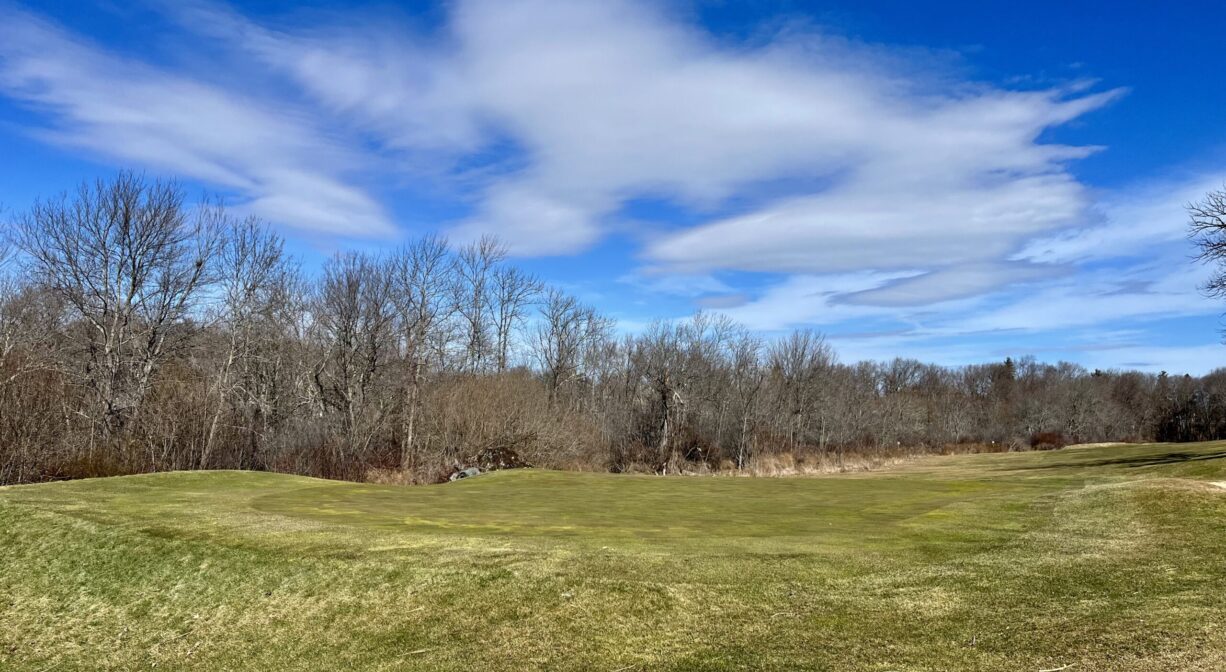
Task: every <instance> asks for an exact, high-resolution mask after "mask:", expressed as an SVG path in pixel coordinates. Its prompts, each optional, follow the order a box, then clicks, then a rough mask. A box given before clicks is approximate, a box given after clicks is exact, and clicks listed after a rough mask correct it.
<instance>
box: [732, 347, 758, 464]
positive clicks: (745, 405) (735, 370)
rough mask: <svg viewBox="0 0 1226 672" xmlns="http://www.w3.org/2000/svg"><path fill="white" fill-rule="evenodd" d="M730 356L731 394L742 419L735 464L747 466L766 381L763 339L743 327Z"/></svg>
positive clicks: (738, 433)
mask: <svg viewBox="0 0 1226 672" xmlns="http://www.w3.org/2000/svg"><path fill="white" fill-rule="evenodd" d="M729 359H730V363H731V369H732V370H731V374H732V376H731V377H732V395H733V398H734V400H735V403H736V411H737V415H738V417H739V419H740V422H739V423H738V424H739V428H738V432H737V442H736V466H737V468H739V469H743V468H745V465H746V464H747V463H748V461H749V458H750V455H751V450H752V445H751V442H752V440H753V427H752V424H751V423H752V422H753V417H754V414H755V411H756V407H757V403H758V396H759V393H760V392H761V390H762V384H763V383H764V382H765V380H766V376H765V372H764V371H763V369H762V341H761V339H759V338H757V337H755V336H753V335H752V334H750V333H749V332H748V331H747V330H744V329H742V330H740V331H739V333H738V334H737V335H736V336H735V337H734V338H733V339H732V340H731V344H730V347H729Z"/></svg>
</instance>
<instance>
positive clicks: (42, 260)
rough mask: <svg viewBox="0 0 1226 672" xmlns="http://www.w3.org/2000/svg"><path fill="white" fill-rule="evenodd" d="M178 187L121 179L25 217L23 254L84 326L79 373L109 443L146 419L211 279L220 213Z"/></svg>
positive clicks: (79, 333) (42, 205)
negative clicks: (177, 341) (153, 390)
mask: <svg viewBox="0 0 1226 672" xmlns="http://www.w3.org/2000/svg"><path fill="white" fill-rule="evenodd" d="M183 200H184V194H183V190H182V189H181V188H180V187H179V186H178V185H177V184H175V183H172V182H162V181H152V182H151V181H147V180H145V179H144V178H142V177H140V176H137V175H135V174H132V173H121V174H120V175H119V176H118V177H117V178H115V179H114V180H111V181H109V182H105V181H98V182H95V183H94V184H92V185H90V184H83V185H81V187H80V188H79V189H78V190H77V192H76V194H75V195H73V196H72V197H69V196H67V195H64V196H62V197H60V198H59V199H56V200H49V201H41V202H38V203H36V204H35V205H34V207H33V209H32V210H31V211H30V212H29V213H27V214H26V215H25V216H24V217H22V218H21V220H20V222H19V226H18V231H19V236H20V243H21V247H22V248H23V250H24V251H25V253H26V254H27V256H28V257H29V260H30V264H31V267H32V269H33V270H34V272H35V273H36V274H37V277H38V279H39V280H40V281H41V282H43V283H45V285H46V286H47V287H48V288H50V289H51V291H53V292H54V293H55V294H56V295H57V296H59V297H60V299H62V300H63V301H64V303H65V304H66V305H67V306H68V308H69V310H70V311H72V315H73V316H74V317H75V318H76V319H78V320H80V321H81V326H80V328H76V329H73V330H72V332H73V334H74V335H75V336H76V338H77V339H78V342H79V346H80V348H81V350H82V352H83V353H84V355H85V362H84V363H85V366H84V367H83V368H82V369H81V370H78V371H75V372H74V373H75V374H76V375H77V376H78V377H79V379H80V381H81V382H82V383H83V384H84V385H85V386H86V388H87V389H88V390H89V392H90V395H91V397H92V399H93V404H92V405H91V407H90V408H88V409H83V411H82V412H83V414H84V415H86V417H88V418H89V420H90V421H91V422H92V424H93V426H94V428H95V429H96V430H97V432H98V433H99V434H100V435H101V437H103V438H109V437H111V436H114V435H115V434H117V433H118V432H121V431H122V430H123V429H124V428H125V427H126V426H127V425H128V424H129V423H131V422H132V421H133V420H134V419H135V418H136V416H137V414H138V411H139V409H140V407H141V403H142V402H143V400H144V399H145V397H146V395H147V394H148V392H149V389H150V384H151V382H152V380H153V376H154V374H155V373H156V371H157V370H158V367H159V365H160V364H161V363H162V361H163V359H164V358H165V356H166V354H167V352H168V349H169V346H170V345H171V344H172V341H173V340H174V338H175V330H176V328H177V327H178V326H179V324H180V322H181V321H182V320H183V319H184V318H186V317H187V315H188V314H189V312H190V311H191V310H192V308H193V305H194V301H195V300H196V299H197V298H198V296H199V294H200V290H201V288H202V286H203V285H205V284H206V283H207V282H208V281H209V279H210V275H209V274H210V270H211V268H210V264H209V260H210V257H211V256H212V254H213V252H214V251H215V250H216V248H217V245H218V241H219V240H220V226H219V224H220V221H221V217H222V212H221V209H220V207H216V206H204V207H201V208H199V209H197V210H195V211H194V212H189V210H188V209H187V208H185V207H184V205H183Z"/></svg>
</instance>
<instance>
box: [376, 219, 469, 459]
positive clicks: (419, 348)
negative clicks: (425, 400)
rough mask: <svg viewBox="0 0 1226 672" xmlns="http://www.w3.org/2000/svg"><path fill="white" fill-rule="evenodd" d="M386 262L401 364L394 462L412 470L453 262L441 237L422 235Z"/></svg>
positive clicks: (449, 309)
mask: <svg viewBox="0 0 1226 672" xmlns="http://www.w3.org/2000/svg"><path fill="white" fill-rule="evenodd" d="M390 264H391V273H392V281H393V284H394V289H395V291H394V292H393V301H394V303H395V306H396V310H397V312H398V316H399V325H400V331H401V337H402V339H403V347H404V363H405V381H404V397H405V398H404V406H403V408H402V411H401V413H402V421H401V447H400V461H401V467H402V468H403V469H405V470H408V471H415V470H416V469H417V468H418V467H419V464H418V460H417V451H416V446H415V439H416V437H417V419H418V416H419V414H420V413H421V406H422V390H423V387H424V385H425V382H426V377H427V375H428V374H429V372H430V368H431V360H432V359H436V360H441V359H442V353H443V350H444V349H445V342H446V340H447V335H446V330H447V322H448V320H449V318H450V317H451V315H452V313H453V311H454V310H455V304H454V303H453V302H452V300H451V299H452V296H451V293H450V288H451V287H452V286H453V285H454V283H455V278H454V271H455V262H454V260H453V259H452V258H451V256H450V250H449V249H448V247H447V242H446V241H445V240H443V239H442V238H439V237H435V236H428V237H425V238H422V239H421V240H418V241H417V242H415V243H413V244H411V245H409V246H407V247H405V248H402V249H401V250H400V251H398V252H397V253H396V254H395V255H394V256H393V257H392V259H391V261H390Z"/></svg>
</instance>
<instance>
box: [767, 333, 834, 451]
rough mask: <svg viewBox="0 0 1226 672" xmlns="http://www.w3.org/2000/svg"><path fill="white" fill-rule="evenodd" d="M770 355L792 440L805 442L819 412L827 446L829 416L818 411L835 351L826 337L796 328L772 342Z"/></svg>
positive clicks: (792, 442) (821, 440)
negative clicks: (811, 423) (811, 422)
mask: <svg viewBox="0 0 1226 672" xmlns="http://www.w3.org/2000/svg"><path fill="white" fill-rule="evenodd" d="M768 358H769V360H770V367H771V372H772V375H773V376H774V377H775V379H776V386H775V388H776V389H775V391H776V394H777V395H778V399H779V403H780V405H781V408H779V409H778V410H779V412H780V414H779V419H780V420H784V421H785V422H786V435H787V437H788V442H789V444H790V445H791V446H792V448H795V447H796V446H797V445H799V444H800V443H802V442H803V441H805V439H806V438H807V437H806V434H805V432H806V429H807V426H808V423H809V421H810V420H812V419H813V416H814V415H818V416H819V417H818V420H819V428H818V436H817V442H818V445H819V446H823V447H824V445H825V437H826V423H825V417H824V416H823V415H821V414H819V413H818V406H819V403H818V402H819V395H820V394H821V390H822V383H823V382H824V381H823V378H824V377H825V376H826V375H827V374H828V372H829V371H830V368H831V365H832V364H833V362H834V352H833V350H832V349H831V348H830V346H829V344H827V343H826V339H825V337H823V336H822V335H821V334H818V333H815V332H813V331H809V330H803V331H794V332H792V333H791V334H789V335H788V336H786V337H784V338H782V339H780V340H778V341H776V342H774V343H773V344H771V347H770V350H769V353H768Z"/></svg>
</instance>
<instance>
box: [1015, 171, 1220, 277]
mask: <svg viewBox="0 0 1226 672" xmlns="http://www.w3.org/2000/svg"><path fill="white" fill-rule="evenodd" d="M1224 184H1226V172H1221V173H1216V174H1214V173H1210V174H1199V175H1192V176H1182V177H1180V178H1168V179H1165V180H1160V181H1155V182H1151V183H1147V184H1139V185H1134V186H1130V187H1126V188H1123V189H1120V190H1118V191H1116V192H1114V193H1109V194H1106V195H1104V196H1103V198H1102V199H1101V201H1100V203H1099V205H1098V206H1097V208H1096V210H1097V211H1098V213H1099V218H1098V221H1096V222H1094V224H1093V225H1091V226H1087V227H1084V228H1077V229H1072V230H1068V231H1063V232H1060V233H1059V234H1057V235H1054V236H1050V237H1043V238H1039V239H1035V240H1032V241H1030V242H1029V243H1028V244H1027V245H1026V246H1025V248H1023V249H1022V250H1021V251H1019V252H1018V253H1017V254H1016V255H1015V257H1014V258H1016V259H1024V260H1029V261H1034V262H1045V263H1051V262H1055V263H1066V262H1079V261H1086V260H1092V259H1109V258H1113V257H1128V256H1149V255H1152V253H1153V250H1154V246H1155V245H1166V244H1170V243H1176V244H1180V245H1183V244H1186V242H1187V235H1188V214H1187V211H1186V210H1185V207H1186V206H1187V205H1188V204H1189V203H1192V202H1195V201H1199V200H1201V199H1202V198H1204V196H1205V194H1207V193H1209V192H1210V191H1213V190H1216V189H1221V188H1222V186H1223V185H1224Z"/></svg>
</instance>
